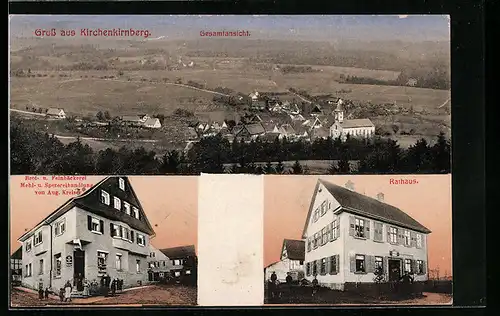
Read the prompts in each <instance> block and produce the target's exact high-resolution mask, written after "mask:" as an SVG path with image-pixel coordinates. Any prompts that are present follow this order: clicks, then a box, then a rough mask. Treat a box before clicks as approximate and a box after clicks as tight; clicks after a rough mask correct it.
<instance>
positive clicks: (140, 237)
mask: <svg viewBox="0 0 500 316" xmlns="http://www.w3.org/2000/svg"><path fill="white" fill-rule="evenodd" d="M154 234H155V233H154V231H153V228H152V227H151V225H150V223H149V221H148V219H147V217H146V214H145V213H144V209H143V208H142V206H141V203H140V201H139V199H138V197H137V195H136V194H135V192H134V190H133V188H132V186H131V183H130V182H129V180H128V178H127V177H106V178H105V179H103V180H102V181H100V182H99V183H97V184H96V185H94V186H93V187H92V188H91V189H89V190H87V191H84V192H83V193H82V194H80V195H78V196H76V197H74V198H71V199H69V200H68V201H67V202H66V203H64V204H62V205H61V206H60V207H59V208H57V209H56V210H55V211H53V212H52V213H51V214H49V215H48V216H47V217H45V218H44V219H43V220H42V221H41V222H40V223H39V224H37V225H36V226H35V227H33V228H32V229H30V230H29V231H27V232H26V233H24V234H23V235H22V236H21V237H20V238H19V241H20V242H21V243H22V244H23V254H22V265H23V280H22V285H23V286H24V287H28V288H31V289H38V288H39V287H44V288H45V287H49V288H50V289H51V290H53V291H58V290H59V289H60V288H61V287H64V284H65V283H66V282H67V281H70V282H71V283H72V284H73V291H74V295H75V296H80V295H82V293H83V280H84V279H87V280H89V281H92V280H95V281H97V282H99V281H100V279H101V278H102V277H103V276H106V275H107V276H109V277H110V278H118V279H121V280H123V287H124V288H130V287H135V286H140V285H143V284H144V283H147V280H148V278H147V258H148V254H149V252H150V251H149V241H150V239H151V238H152V237H153V236H154Z"/></svg>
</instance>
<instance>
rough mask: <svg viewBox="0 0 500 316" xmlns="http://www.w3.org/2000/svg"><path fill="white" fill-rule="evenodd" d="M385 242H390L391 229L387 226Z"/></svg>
mask: <svg viewBox="0 0 500 316" xmlns="http://www.w3.org/2000/svg"><path fill="white" fill-rule="evenodd" d="M387 242H389V243H390V242H391V228H390V227H389V226H387Z"/></svg>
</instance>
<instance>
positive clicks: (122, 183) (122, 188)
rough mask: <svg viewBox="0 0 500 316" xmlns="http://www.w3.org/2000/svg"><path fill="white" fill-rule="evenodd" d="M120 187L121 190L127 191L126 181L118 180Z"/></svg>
mask: <svg viewBox="0 0 500 316" xmlns="http://www.w3.org/2000/svg"><path fill="white" fill-rule="evenodd" d="M118 186H119V187H120V190H122V191H125V179H123V178H118Z"/></svg>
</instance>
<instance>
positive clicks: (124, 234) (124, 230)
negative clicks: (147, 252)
mask: <svg viewBox="0 0 500 316" xmlns="http://www.w3.org/2000/svg"><path fill="white" fill-rule="evenodd" d="M122 238H123V239H126V240H130V231H129V229H128V228H126V227H123V226H122Z"/></svg>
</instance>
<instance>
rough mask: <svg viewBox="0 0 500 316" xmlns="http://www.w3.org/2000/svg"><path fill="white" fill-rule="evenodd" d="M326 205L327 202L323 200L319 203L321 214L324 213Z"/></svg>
mask: <svg viewBox="0 0 500 316" xmlns="http://www.w3.org/2000/svg"><path fill="white" fill-rule="evenodd" d="M326 206H327V202H326V201H323V203H321V216H323V215H325V214H326Z"/></svg>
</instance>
